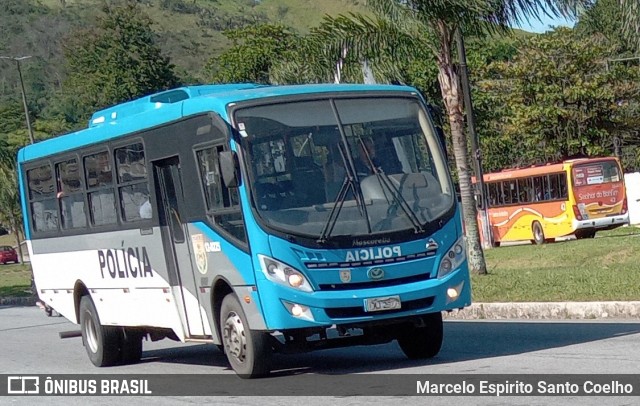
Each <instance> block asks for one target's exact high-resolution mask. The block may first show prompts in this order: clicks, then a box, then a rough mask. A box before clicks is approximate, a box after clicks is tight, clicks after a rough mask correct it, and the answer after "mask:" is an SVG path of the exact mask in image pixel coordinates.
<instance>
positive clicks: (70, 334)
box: [58, 330, 82, 338]
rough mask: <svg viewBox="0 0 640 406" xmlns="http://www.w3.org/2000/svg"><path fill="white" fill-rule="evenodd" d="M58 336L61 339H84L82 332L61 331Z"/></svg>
mask: <svg viewBox="0 0 640 406" xmlns="http://www.w3.org/2000/svg"><path fill="white" fill-rule="evenodd" d="M58 334H59V335H60V338H73V337H82V331H80V330H73V331H61V332H60V333H58Z"/></svg>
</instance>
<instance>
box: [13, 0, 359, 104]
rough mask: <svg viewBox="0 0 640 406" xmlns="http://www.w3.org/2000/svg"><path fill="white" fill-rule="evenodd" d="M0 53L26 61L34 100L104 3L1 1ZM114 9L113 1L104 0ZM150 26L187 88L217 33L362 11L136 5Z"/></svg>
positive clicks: (246, 1)
mask: <svg viewBox="0 0 640 406" xmlns="http://www.w3.org/2000/svg"><path fill="white" fill-rule="evenodd" d="M0 3H2V6H0V8H2V9H4V10H3V11H2V12H1V13H0V55H4V56H22V55H32V56H33V58H31V59H30V60H28V61H25V62H24V64H23V74H24V77H25V83H26V85H27V89H28V91H29V93H30V94H31V95H32V96H33V95H34V94H37V95H38V96H39V97H42V96H43V95H44V92H45V91H46V89H48V88H50V87H51V86H59V85H60V82H61V81H62V80H63V79H64V77H65V72H64V70H63V66H64V63H63V50H62V43H63V40H64V38H65V36H67V35H68V34H70V33H71V32H73V31H74V30H76V29H79V28H82V27H88V26H91V25H92V24H94V22H95V21H96V17H97V16H98V15H99V14H100V13H101V9H102V5H103V4H104V3H105V0H0ZM107 3H108V4H117V3H118V1H117V0H107ZM139 3H140V4H141V5H142V10H143V11H144V12H145V13H146V14H148V16H149V17H150V18H151V19H152V20H153V21H154V30H155V31H156V32H157V34H158V44H159V45H160V46H161V47H162V49H163V50H164V52H166V53H167V54H168V55H169V56H170V57H171V61H172V63H173V64H175V66H176V71H177V73H178V74H179V76H180V77H181V78H183V80H185V81H186V82H201V81H204V80H205V78H204V77H203V73H202V69H203V67H204V64H205V63H206V61H207V60H208V59H209V58H211V57H212V56H214V55H217V54H219V53H220V52H221V51H222V50H224V49H225V48H227V47H228V46H229V43H228V41H227V39H226V38H225V37H224V35H223V34H222V32H223V31H224V30H226V29H231V28H238V27H241V26H243V25H246V24H251V23H254V22H272V23H275V22H279V23H282V24H284V25H286V26H288V27H291V28H292V29H293V30H295V31H298V32H300V33H305V32H307V31H308V30H309V28H310V27H312V26H314V25H317V24H318V23H319V22H320V21H321V19H322V17H323V16H324V15H325V14H329V15H337V14H339V13H346V12H349V11H358V10H362V6H361V5H358V1H357V0H322V1H317V0H139ZM8 62H9V61H0V99H1V98H5V97H14V96H15V91H16V87H15V85H16V83H17V71H16V69H15V65H13V64H11V63H8Z"/></svg>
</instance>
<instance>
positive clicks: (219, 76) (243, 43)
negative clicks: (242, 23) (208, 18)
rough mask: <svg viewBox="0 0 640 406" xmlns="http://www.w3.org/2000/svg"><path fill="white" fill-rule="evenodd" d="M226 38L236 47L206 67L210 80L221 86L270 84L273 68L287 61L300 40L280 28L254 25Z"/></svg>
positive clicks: (231, 33) (226, 33) (228, 33)
mask: <svg viewBox="0 0 640 406" xmlns="http://www.w3.org/2000/svg"><path fill="white" fill-rule="evenodd" d="M224 34H225V36H226V37H227V38H228V39H229V40H231V41H232V42H233V45H232V46H231V48H229V49H227V50H226V51H224V52H223V53H222V54H221V55H219V56H217V57H214V58H212V59H210V60H209V62H208V63H207V66H206V67H205V70H206V72H207V74H208V76H209V77H210V79H211V80H212V81H213V82H219V83H232V82H254V83H269V74H270V70H271V66H272V65H273V64H274V63H277V61H279V60H282V59H288V56H287V55H288V54H289V53H291V52H293V50H294V49H295V48H296V47H297V46H298V43H299V40H300V39H299V37H298V36H297V35H296V34H294V33H292V32H291V31H289V30H288V29H287V28H285V27H284V26H282V25H278V24H275V25H272V24H260V25H251V26H247V27H244V28H240V29H236V30H228V31H225V33H224Z"/></svg>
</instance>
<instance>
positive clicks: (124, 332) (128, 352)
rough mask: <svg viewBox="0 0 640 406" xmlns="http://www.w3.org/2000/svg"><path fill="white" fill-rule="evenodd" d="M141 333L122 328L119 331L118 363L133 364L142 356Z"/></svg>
mask: <svg viewBox="0 0 640 406" xmlns="http://www.w3.org/2000/svg"><path fill="white" fill-rule="evenodd" d="M143 336H144V334H143V333H141V332H139V331H136V330H133V329H130V328H122V329H121V331H120V363H121V364H124V365H126V364H135V363H137V362H139V361H140V358H142V337H143Z"/></svg>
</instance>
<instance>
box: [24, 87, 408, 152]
mask: <svg viewBox="0 0 640 406" xmlns="http://www.w3.org/2000/svg"><path fill="white" fill-rule="evenodd" d="M355 91H358V92H363V91H364V92H366V91H371V92H382V91H387V92H391V91H395V92H398V91H401V92H416V93H417V90H416V89H414V88H412V87H408V86H396V85H362V84H309V85H290V86H270V85H259V84H252V83H237V84H224V85H200V86H186V87H180V88H176V89H171V90H167V91H163V92H159V93H155V94H152V95H149V96H144V97H141V98H138V99H135V100H132V101H129V102H125V103H120V104H117V105H115V106H111V107H108V108H105V109H102V110H99V111H97V112H96V113H94V114H93V115H92V117H91V119H90V120H89V126H88V128H85V129H82V130H79V131H76V132H72V133H68V134H65V135H61V136H59V137H54V138H50V139H48V140H45V141H41V142H38V143H36V144H33V145H27V146H26V147H24V148H22V149H20V151H19V152H18V162H26V161H30V160H33V159H37V158H42V157H45V156H48V155H52V154H55V153H57V152H60V151H67V150H72V149H74V148H79V147H83V146H88V145H91V144H96V143H100V142H104V141H107V140H110V139H114V138H118V137H121V136H124V135H127V134H131V133H134V132H137V131H140V130H144V129H146V128H151V127H154V126H158V125H161V124H163V123H167V122H170V121H174V120H178V119H180V118H181V117H185V116H189V115H193V114H197V113H201V112H206V111H214V112H216V113H218V114H219V115H220V116H221V117H222V118H223V119H225V120H228V117H227V106H229V105H231V104H233V103H240V102H244V101H248V100H257V99H264V98H270V97H283V96H293V95H300V94H318V93H330V92H355ZM159 113H161V114H159Z"/></svg>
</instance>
